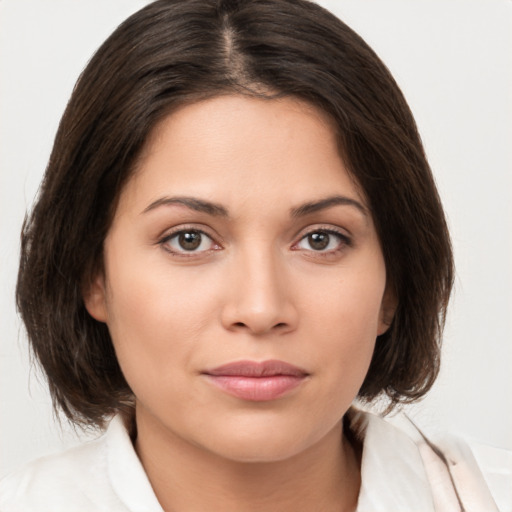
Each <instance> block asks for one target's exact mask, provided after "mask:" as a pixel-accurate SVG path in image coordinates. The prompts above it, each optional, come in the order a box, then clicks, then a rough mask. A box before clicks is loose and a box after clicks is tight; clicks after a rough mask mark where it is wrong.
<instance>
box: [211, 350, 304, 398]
mask: <svg viewBox="0 0 512 512" xmlns="http://www.w3.org/2000/svg"><path fill="white" fill-rule="evenodd" d="M202 375H204V376H205V377H206V379H207V380H208V381H209V382H210V383H211V384H213V385H214V386H216V387H217V388H220V389H221V390H222V391H224V392H226V393H228V394H230V395H232V396H235V397H237V398H240V399H242V400H247V401H253V402H265V401H269V400H275V399H277V398H280V397H283V396H284V395H287V394H288V393H290V392H291V391H292V390H293V389H295V388H297V387H298V386H299V385H300V384H301V383H302V382H304V381H305V380H306V378H307V377H308V376H309V373H308V372H306V371H305V370H303V369H302V368H298V367H297V366H294V365H291V364H289V363H285V362H284V361H278V360H269V361H263V362H257V361H236V362H233V363H228V364H225V365H222V366H219V367H217V368H213V369H211V370H206V371H205V372H202Z"/></svg>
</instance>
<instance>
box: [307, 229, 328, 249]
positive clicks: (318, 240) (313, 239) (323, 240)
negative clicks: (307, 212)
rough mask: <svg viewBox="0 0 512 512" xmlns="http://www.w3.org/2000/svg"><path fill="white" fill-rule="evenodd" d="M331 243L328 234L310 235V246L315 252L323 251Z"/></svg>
mask: <svg viewBox="0 0 512 512" xmlns="http://www.w3.org/2000/svg"><path fill="white" fill-rule="evenodd" d="M329 241H330V235H329V234H328V233H321V232H319V233H310V234H309V235H308V243H309V246H310V247H311V248H312V249H314V250H315V251H322V250H324V249H325V248H326V247H327V246H328V245H329Z"/></svg>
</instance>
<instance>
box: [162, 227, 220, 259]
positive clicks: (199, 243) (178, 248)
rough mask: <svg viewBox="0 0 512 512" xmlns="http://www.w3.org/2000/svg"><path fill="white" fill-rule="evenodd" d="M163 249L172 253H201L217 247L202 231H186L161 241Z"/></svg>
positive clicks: (178, 232) (173, 234)
mask: <svg viewBox="0 0 512 512" xmlns="http://www.w3.org/2000/svg"><path fill="white" fill-rule="evenodd" d="M161 243H162V245H163V246H164V248H165V249H167V250H168V251H170V252H172V253H179V254H185V253H195V254H197V253H201V252H206V251H209V250H212V249H216V248H218V247H219V246H218V245H217V244H216V243H215V242H214V241H213V240H212V239H211V238H210V237H209V236H208V235H207V234H206V233H204V232H203V231H199V230H197V229H186V230H181V231H177V232H175V233H172V234H171V235H169V236H167V237H166V238H164V239H163V240H162V242H161Z"/></svg>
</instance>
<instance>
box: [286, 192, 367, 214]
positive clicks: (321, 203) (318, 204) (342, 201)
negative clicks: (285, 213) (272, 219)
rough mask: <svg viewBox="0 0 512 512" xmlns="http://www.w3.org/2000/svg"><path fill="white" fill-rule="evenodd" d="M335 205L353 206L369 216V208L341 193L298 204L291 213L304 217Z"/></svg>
mask: <svg viewBox="0 0 512 512" xmlns="http://www.w3.org/2000/svg"><path fill="white" fill-rule="evenodd" d="M333 206H353V207H355V208H357V209H358V210H359V212H360V213H362V214H363V215H364V216H365V217H368V215H369V212H368V209H367V208H366V207H365V206H363V205H362V204H361V203H360V202H359V201H356V200H355V199H352V198H350V197H346V196H339V195H336V196H330V197H326V198H325V199H320V200H318V201H311V202H309V203H305V204H303V205H301V206H298V207H297V208H292V209H291V211H290V213H291V216H292V217H304V216H305V215H310V214H311V213H316V212H318V211H320V210H325V209H327V208H332V207H333Z"/></svg>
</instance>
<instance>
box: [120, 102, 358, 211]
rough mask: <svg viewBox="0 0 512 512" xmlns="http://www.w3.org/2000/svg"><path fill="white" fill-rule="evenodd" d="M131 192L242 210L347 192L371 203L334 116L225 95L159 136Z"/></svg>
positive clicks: (181, 111)
mask: <svg viewBox="0 0 512 512" xmlns="http://www.w3.org/2000/svg"><path fill="white" fill-rule="evenodd" d="M125 188H126V190H125V191H124V192H123V195H125V196H130V197H131V199H133V200H135V199H136V198H135V197H134V196H137V198H139V199H144V200H145V201H148V200H150V199H151V198H152V200H156V199H158V197H157V196H158V195H162V194H163V193H167V194H172V195H176V194H177V193H178V194H182V195H187V196H198V195H199V196H201V197H204V198H207V199H215V201H216V202H219V201H220V202H223V203H228V204H232V205H233V206H235V205H236V204H237V203H243V202H247V201H249V200H250V199H251V198H256V199H257V198H259V200H261V197H267V198H269V199H270V200H271V201H272V200H273V201H278V202H279V201H281V200H282V201H284V200H285V199H286V200H287V201H288V202H289V203H294V202H295V203H302V202H304V201H305V200H308V199H311V198H315V197H324V196H327V195H332V194H333V193H343V194H350V195H352V196H354V198H356V199H358V200H359V201H361V202H364V200H363V194H362V193H361V192H360V190H359V187H358V185H357V183H356V182H355V180H354V178H353V177H352V176H351V175H350V174H349V173H348V171H347V169H346V166H345V164H344V161H343V159H342V157H341V155H340V151H339V141H338V137H337V133H336V130H335V127H334V124H333V122H332V121H331V119H330V118H329V116H328V115H327V114H325V113H324V112H322V111H321V110H319V109H318V108H316V107H314V106H312V105H310V104H309V103H306V102H304V101H301V100H298V99H296V98H292V97H286V98H279V99H262V98H253V97H246V96H239V95H225V96H219V97H215V98H211V99H208V100H203V101H199V102H195V103H192V104H187V105H183V106H180V107H179V108H177V109H176V110H174V111H173V112H172V113H170V114H169V115H168V116H167V117H165V118H164V119H163V120H162V121H161V122H160V123H159V124H158V125H157V126H156V127H155V129H154V130H153V131H152V133H151V134H150V136H149V138H148V141H147V143H146V146H145V148H144V150H143V152H142V153H141V157H140V159H139V161H138V165H137V169H136V172H135V173H134V176H133V178H132V179H131V180H130V181H129V183H128V184H127V186H126V187H125Z"/></svg>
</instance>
